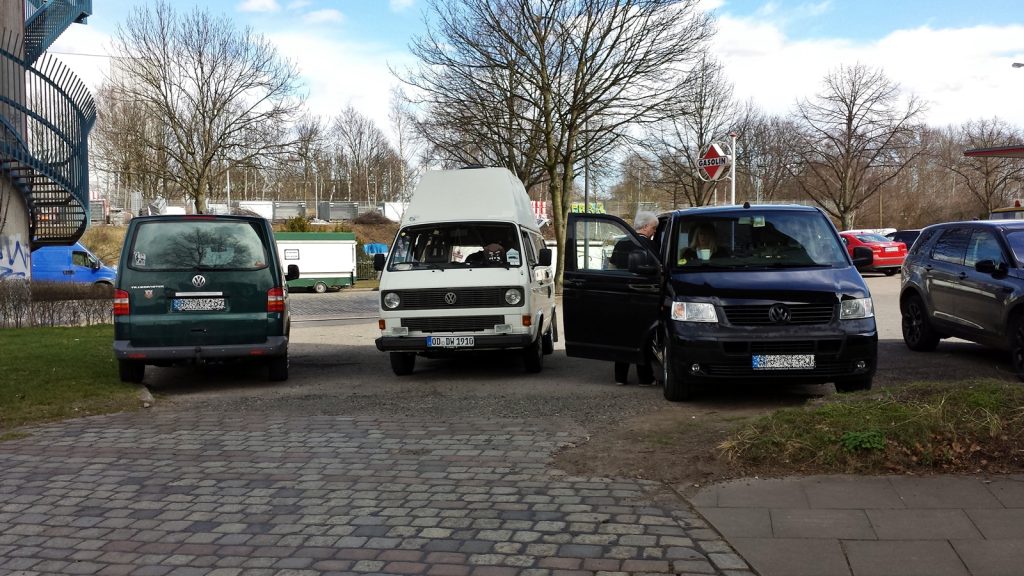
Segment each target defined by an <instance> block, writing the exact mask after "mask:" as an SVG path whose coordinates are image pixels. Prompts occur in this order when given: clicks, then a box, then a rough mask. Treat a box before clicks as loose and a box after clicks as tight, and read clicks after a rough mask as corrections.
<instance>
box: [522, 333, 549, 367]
mask: <svg viewBox="0 0 1024 576" xmlns="http://www.w3.org/2000/svg"><path fill="white" fill-rule="evenodd" d="M523 366H524V367H525V368H526V371H527V372H529V373H530V374H536V373H538V372H540V371H541V370H543V369H544V337H543V336H537V339H536V340H534V341H533V342H532V343H530V345H529V346H527V347H526V348H523Z"/></svg>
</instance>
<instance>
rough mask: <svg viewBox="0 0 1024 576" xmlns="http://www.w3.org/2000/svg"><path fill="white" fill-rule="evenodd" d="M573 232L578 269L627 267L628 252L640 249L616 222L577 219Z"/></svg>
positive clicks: (620, 268) (616, 268) (624, 268)
mask: <svg viewBox="0 0 1024 576" xmlns="http://www.w3.org/2000/svg"><path fill="white" fill-rule="evenodd" d="M575 235H576V269H577V270H627V269H629V254H630V252H632V251H633V250H638V249H642V248H643V246H641V245H640V243H639V242H637V241H636V239H635V238H634V237H633V235H632V233H631V231H630V230H628V229H627V228H625V227H624V226H622V225H621V224H619V223H618V222H611V221H606V220H600V221H577V222H576V230H575Z"/></svg>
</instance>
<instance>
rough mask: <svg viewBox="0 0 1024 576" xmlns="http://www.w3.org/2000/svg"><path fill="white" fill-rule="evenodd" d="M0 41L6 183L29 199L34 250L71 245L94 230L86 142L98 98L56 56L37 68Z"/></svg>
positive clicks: (12, 43) (8, 37)
mask: <svg viewBox="0 0 1024 576" xmlns="http://www.w3.org/2000/svg"><path fill="white" fill-rule="evenodd" d="M19 42H20V38H18V37H17V35H16V34H13V33H7V34H5V35H4V36H3V37H0V88H2V89H0V177H6V178H7V179H9V180H10V181H11V182H12V183H13V184H14V187H15V188H16V189H17V190H18V191H19V192H20V193H21V194H22V196H24V198H25V203H26V204H27V206H28V209H29V236H30V238H31V246H32V248H33V249H35V248H37V247H39V246H44V245H48V244H73V243H74V242H75V241H77V240H78V239H79V238H80V237H81V236H82V234H83V233H84V232H85V229H86V227H87V226H88V224H89V178H88V175H89V168H88V134H89V130H91V129H92V125H93V123H94V122H95V120H96V108H95V104H94V103H93V99H92V95H90V94H89V91H88V90H87V89H86V88H85V85H84V84H82V82H81V81H80V80H79V79H78V77H77V76H75V75H74V74H73V73H72V72H71V71H70V70H69V69H68V68H67V67H65V66H64V65H63V64H62V63H61V62H60V61H59V60H57V59H56V58H53V57H51V56H44V57H43V58H41V59H39V61H38V62H37V64H36V65H31V64H29V63H27V62H26V61H25V60H23V59H21V58H19V57H18V56H17V55H16V52H15V50H14V48H15V47H17V46H18V43H19Z"/></svg>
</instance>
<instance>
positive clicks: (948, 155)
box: [936, 118, 1024, 217]
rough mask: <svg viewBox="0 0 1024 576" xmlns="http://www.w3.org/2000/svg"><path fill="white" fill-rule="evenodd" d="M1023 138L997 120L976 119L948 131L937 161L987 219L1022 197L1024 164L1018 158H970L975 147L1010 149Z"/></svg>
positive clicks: (977, 211)
mask: <svg viewBox="0 0 1024 576" xmlns="http://www.w3.org/2000/svg"><path fill="white" fill-rule="evenodd" d="M1022 139H1024V135H1022V134H1021V131H1020V130H1019V129H1015V128H1014V127H1013V126H1011V125H1009V124H1007V123H1006V122H1003V121H1001V120H999V119H998V118H991V119H983V120H974V121H970V122H967V123H965V124H963V125H962V126H960V127H957V128H949V129H948V130H946V131H945V133H944V134H943V138H942V144H941V145H940V147H939V148H938V153H937V154H936V162H937V163H938V164H939V165H940V166H942V167H943V168H945V169H947V170H949V171H950V172H952V174H953V177H954V178H955V180H954V182H956V183H959V184H960V185H961V187H960V190H962V191H963V192H966V193H967V194H969V195H970V197H971V199H972V200H973V207H974V212H975V214H976V215H978V216H981V217H987V216H988V214H989V213H990V212H991V211H992V209H993V208H999V207H1000V206H1006V205H1008V204H1010V203H1011V202H1012V201H1013V200H1014V199H1015V198H1019V197H1020V195H1021V187H1022V185H1024V162H1021V161H1020V160H1019V159H1016V158H993V157H977V158H975V157H967V156H964V151H965V150H969V149H972V148H990V147H996V146H1011V145H1015V144H1017V143H1019V142H1020V141H1021V140H1022Z"/></svg>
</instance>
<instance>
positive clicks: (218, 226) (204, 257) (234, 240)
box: [128, 220, 269, 270]
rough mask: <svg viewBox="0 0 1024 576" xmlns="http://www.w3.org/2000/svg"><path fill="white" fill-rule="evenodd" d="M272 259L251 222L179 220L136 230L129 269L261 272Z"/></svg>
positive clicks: (147, 224) (144, 225) (148, 225)
mask: <svg viewBox="0 0 1024 576" xmlns="http://www.w3.org/2000/svg"><path fill="white" fill-rule="evenodd" d="M268 262H269V258H268V257H267V252H266V250H265V249H264V247H263V242H262V241H261V240H260V235H259V233H258V232H257V231H256V229H255V228H254V227H253V226H252V225H250V224H249V223H248V222H235V221H225V220H175V221H159V222H146V223H143V224H140V225H139V227H138V228H137V229H136V233H135V238H134V241H133V242H132V246H131V254H130V257H129V259H128V266H129V267H130V268H134V269H137V270H258V269H261V268H266V267H267V266H268Z"/></svg>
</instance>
